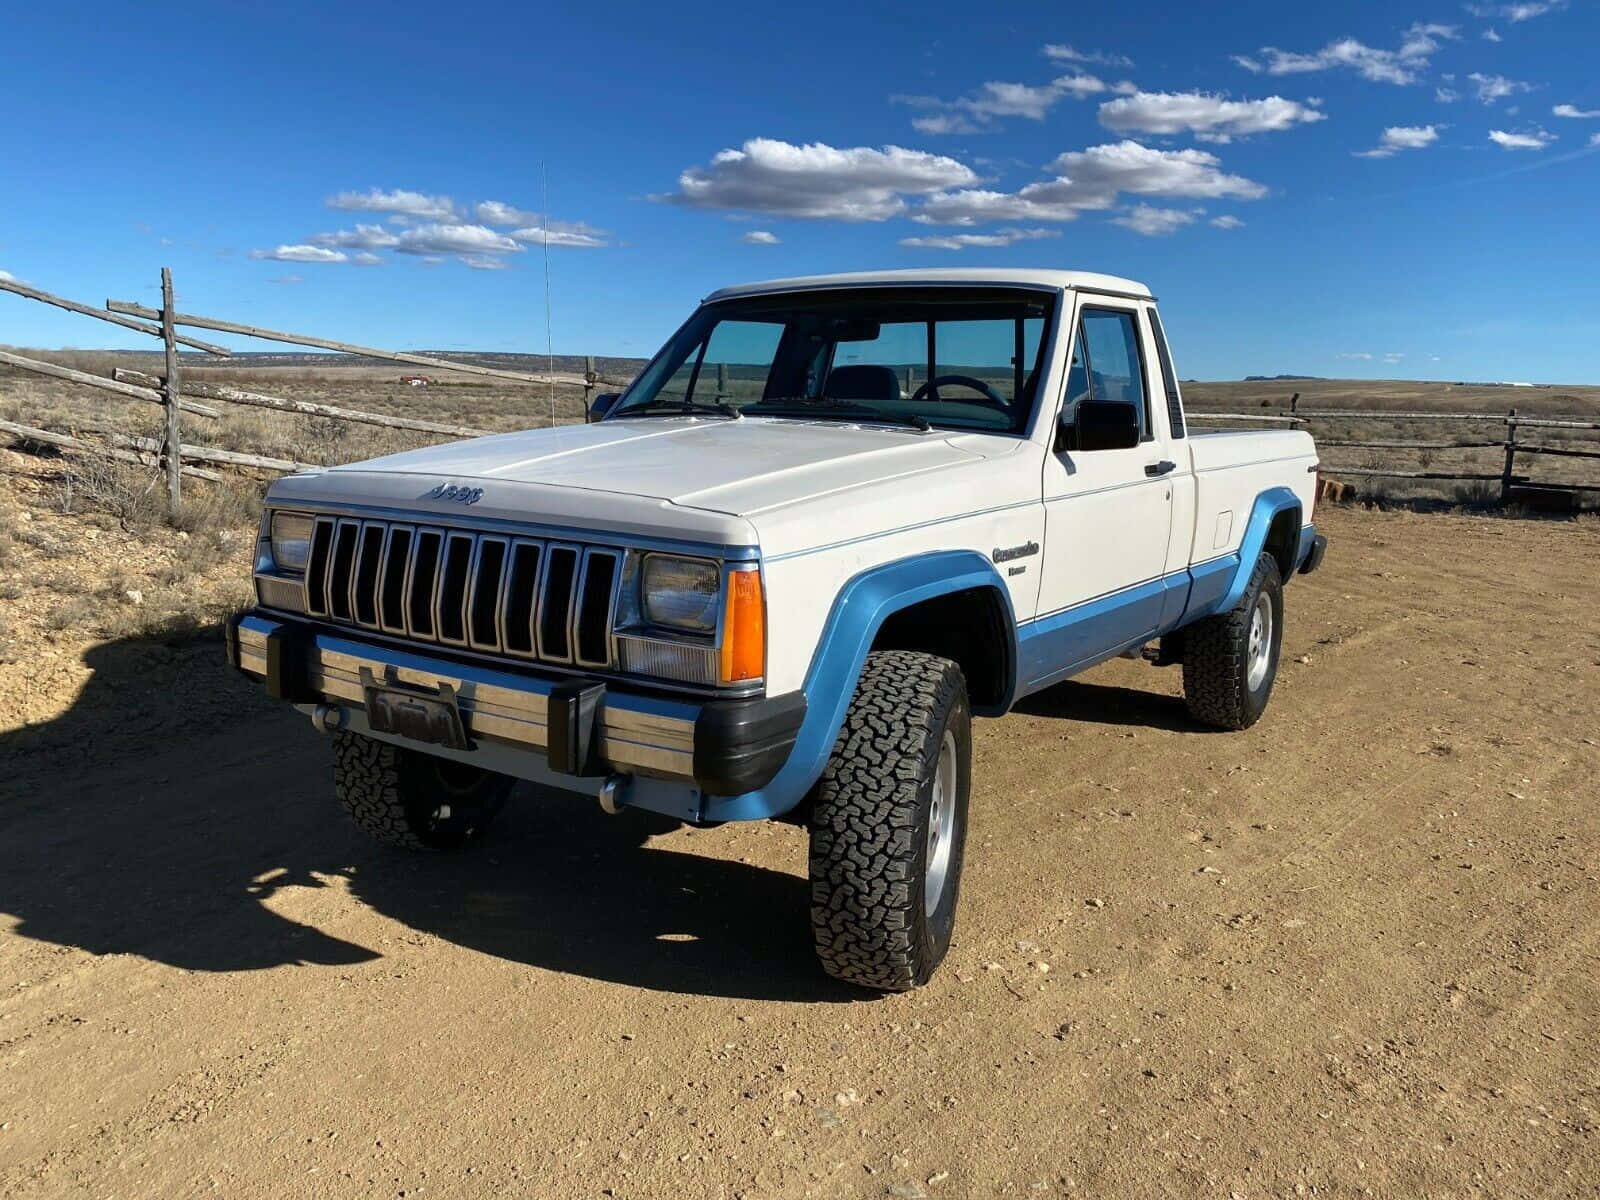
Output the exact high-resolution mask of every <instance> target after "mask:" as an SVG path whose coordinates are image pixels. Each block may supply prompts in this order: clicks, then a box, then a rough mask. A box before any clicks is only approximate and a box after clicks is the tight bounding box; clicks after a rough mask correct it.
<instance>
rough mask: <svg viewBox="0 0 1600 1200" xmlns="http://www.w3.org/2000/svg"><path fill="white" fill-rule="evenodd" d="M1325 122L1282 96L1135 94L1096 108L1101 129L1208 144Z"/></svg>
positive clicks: (1199, 93) (1195, 93)
mask: <svg viewBox="0 0 1600 1200" xmlns="http://www.w3.org/2000/svg"><path fill="white" fill-rule="evenodd" d="M1325 119H1326V118H1325V117H1324V115H1323V114H1322V113H1320V112H1318V111H1317V110H1316V109H1315V108H1313V107H1311V106H1309V105H1306V104H1301V103H1300V102H1299V101H1298V100H1285V99H1284V98H1283V97H1282V96H1268V97H1267V98H1266V99H1265V100H1225V99H1223V98H1222V97H1221V96H1215V95H1208V94H1207V93H1205V92H1136V93H1135V94H1134V95H1131V96H1123V97H1121V98H1119V99H1116V100H1107V101H1106V102H1105V103H1104V104H1102V105H1101V106H1100V124H1102V125H1104V126H1105V127H1106V128H1107V129H1110V130H1114V131H1115V132H1117V133H1157V134H1173V133H1184V132H1192V133H1193V134H1194V135H1195V136H1196V137H1198V138H1200V139H1201V140H1202V141H1212V142H1226V141H1229V140H1231V139H1232V138H1235V137H1245V136H1247V135H1249V134H1253V133H1274V132H1277V131H1278V130H1283V129H1292V128H1293V127H1294V126H1296V125H1305V124H1310V123H1311V122H1314V121H1322V120H1325Z"/></svg>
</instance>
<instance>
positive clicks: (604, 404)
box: [587, 392, 622, 425]
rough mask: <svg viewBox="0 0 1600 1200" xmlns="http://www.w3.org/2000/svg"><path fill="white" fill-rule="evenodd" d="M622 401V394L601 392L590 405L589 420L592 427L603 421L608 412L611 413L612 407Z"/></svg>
mask: <svg viewBox="0 0 1600 1200" xmlns="http://www.w3.org/2000/svg"><path fill="white" fill-rule="evenodd" d="M621 399H622V393H621V392H601V393H600V394H599V395H598V396H596V397H595V398H594V400H593V401H591V402H590V404H589V415H588V418H587V419H588V422H589V424H591V425H592V424H593V423H594V422H596V421H598V420H601V419H602V418H603V417H604V416H605V415H606V414H607V413H608V412H610V411H611V409H612V406H613V405H615V404H616V402H617V401H618V400H621Z"/></svg>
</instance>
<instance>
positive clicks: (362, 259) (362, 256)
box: [350, 250, 383, 267]
mask: <svg viewBox="0 0 1600 1200" xmlns="http://www.w3.org/2000/svg"><path fill="white" fill-rule="evenodd" d="M382 261H383V259H382V258H380V257H379V256H378V255H376V254H374V253H372V252H371V251H370V250H362V251H360V252H359V253H357V254H352V255H351V256H350V265H351V266H355V267H375V266H377V265H378V264H379V263H381V262H382Z"/></svg>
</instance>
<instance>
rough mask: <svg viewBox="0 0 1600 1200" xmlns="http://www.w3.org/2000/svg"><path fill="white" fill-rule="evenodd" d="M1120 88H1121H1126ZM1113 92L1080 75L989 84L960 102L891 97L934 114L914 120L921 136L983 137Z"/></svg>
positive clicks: (1093, 77) (896, 102) (918, 97)
mask: <svg viewBox="0 0 1600 1200" xmlns="http://www.w3.org/2000/svg"><path fill="white" fill-rule="evenodd" d="M1117 86H1118V88H1121V87H1122V86H1123V85H1121V84H1119V85H1117ZM1129 86H1131V85H1129ZM1112 90H1115V89H1112V88H1111V87H1110V86H1109V85H1107V83H1106V82H1105V80H1103V79H1100V78H1098V77H1097V76H1094V75H1086V74H1084V73H1082V72H1079V73H1077V74H1075V75H1061V76H1058V77H1057V78H1055V79H1052V80H1051V81H1050V82H1049V83H1037V84H1034V83H1005V82H1002V81H999V80H990V81H989V82H988V83H985V84H983V85H982V86H981V87H979V88H978V90H977V92H976V93H975V94H973V95H971V96H963V97H961V98H960V99H959V100H941V99H939V98H938V97H937V96H906V95H895V96H890V97H889V99H890V101H891V102H892V103H895V104H904V105H908V106H910V107H912V108H922V109H930V110H933V111H931V112H929V113H927V114H925V115H923V116H920V117H916V118H913V119H912V122H911V124H912V127H913V128H915V129H916V130H917V131H918V132H920V133H928V134H944V133H983V132H986V131H987V128H988V127H989V126H991V125H992V123H993V122H995V121H997V120H1000V119H1001V118H1005V117H1024V118H1026V119H1028V120H1030V121H1042V120H1044V118H1045V116H1046V114H1048V113H1049V111H1050V110H1051V109H1052V108H1054V107H1055V106H1056V105H1057V104H1059V103H1060V102H1061V101H1062V100H1063V99H1065V98H1067V97H1069V96H1070V97H1072V98H1073V99H1075V100H1082V99H1084V98H1085V97H1087V96H1095V95H1099V94H1100V93H1102V92H1107V91H1112Z"/></svg>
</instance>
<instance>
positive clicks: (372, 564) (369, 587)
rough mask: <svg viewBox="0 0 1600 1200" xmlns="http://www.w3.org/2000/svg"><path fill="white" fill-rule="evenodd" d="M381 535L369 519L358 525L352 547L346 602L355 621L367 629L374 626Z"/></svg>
mask: <svg viewBox="0 0 1600 1200" xmlns="http://www.w3.org/2000/svg"><path fill="white" fill-rule="evenodd" d="M383 536H384V528H383V526H382V525H374V524H372V523H371V522H370V521H369V522H368V523H367V524H365V525H363V526H362V527H361V540H360V542H359V543H358V545H357V549H356V570H355V581H354V583H353V584H352V585H351V589H350V601H351V605H350V606H351V608H352V610H353V611H354V612H355V615H356V624H357V625H365V626H366V627H367V628H368V629H376V628H377V627H378V568H379V566H381V565H382V562H383Z"/></svg>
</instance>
